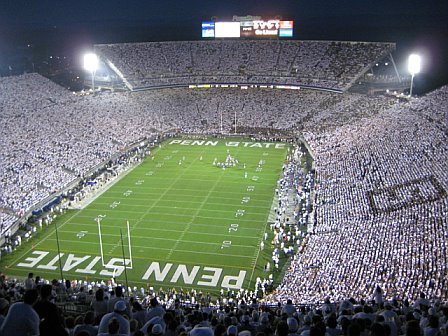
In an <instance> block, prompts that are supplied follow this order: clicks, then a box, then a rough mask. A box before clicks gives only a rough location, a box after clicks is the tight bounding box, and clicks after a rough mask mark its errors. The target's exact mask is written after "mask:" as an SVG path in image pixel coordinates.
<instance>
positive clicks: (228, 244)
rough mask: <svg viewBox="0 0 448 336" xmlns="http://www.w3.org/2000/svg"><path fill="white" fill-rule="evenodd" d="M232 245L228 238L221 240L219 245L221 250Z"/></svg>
mask: <svg viewBox="0 0 448 336" xmlns="http://www.w3.org/2000/svg"><path fill="white" fill-rule="evenodd" d="M231 245H232V242H231V241H230V240H224V241H223V242H222V245H221V250H222V249H223V248H228V247H230V246H231Z"/></svg>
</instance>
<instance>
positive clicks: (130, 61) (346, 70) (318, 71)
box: [95, 40, 395, 91]
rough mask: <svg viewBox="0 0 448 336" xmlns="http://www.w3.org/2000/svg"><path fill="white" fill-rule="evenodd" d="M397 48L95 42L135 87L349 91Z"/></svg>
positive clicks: (311, 43)
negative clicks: (280, 86) (233, 86)
mask: <svg viewBox="0 0 448 336" xmlns="http://www.w3.org/2000/svg"><path fill="white" fill-rule="evenodd" d="M394 50H395V44H394V43H368V42H340V41H336V42H335V41H281V40H276V41H244V40H216V41H189V42H151V43H125V44H108V45H96V46H95V51H96V52H97V53H98V54H99V55H101V56H102V58H104V59H105V60H106V61H105V63H106V64H108V65H109V66H110V67H111V69H114V70H115V72H116V73H117V74H118V75H119V76H120V77H121V78H122V80H123V82H124V83H125V84H126V86H127V87H128V89H130V90H140V89H145V88H146V89H147V88H161V87H167V86H168V87H173V86H179V85H184V86H185V85H189V84H215V83H228V84H231V83H233V84H275V83H276V84H287V85H299V86H305V87H315V88H320V89H331V90H336V91H345V90H347V89H348V88H349V87H350V86H351V85H352V84H353V83H354V82H355V81H356V79H357V78H359V77H360V76H362V75H363V74H364V73H365V72H366V71H367V70H368V69H369V68H371V67H372V66H373V65H374V64H375V62H377V61H378V60H381V59H383V58H385V57H388V56H390V54H391V52H393V51H394Z"/></svg>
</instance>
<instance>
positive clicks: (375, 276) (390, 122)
mask: <svg viewBox="0 0 448 336" xmlns="http://www.w3.org/2000/svg"><path fill="white" fill-rule="evenodd" d="M265 44H266V45H265ZM389 47H390V46H389V45H387V44H386V45H384V44H363V43H353V44H352V43H335V42H300V43H299V42H291V41H282V42H281V43H280V42H278V41H275V42H274V41H266V42H261V43H260V42H257V43H255V42H251V41H247V42H244V48H243V47H241V46H240V44H238V45H237V44H235V43H233V42H232V41H216V42H211V43H204V42H191V43H190V42H175V43H174V42H170V43H150V44H120V45H111V46H98V51H100V52H101V53H102V54H103V56H104V57H107V58H108V59H110V60H111V61H113V62H114V64H115V65H116V66H117V67H119V68H120V69H122V71H123V73H124V74H125V75H126V76H127V78H128V79H129V80H130V82H132V83H133V85H134V87H143V86H156V85H160V84H163V83H179V81H178V80H180V83H183V81H184V78H186V79H188V78H189V77H191V76H194V77H195V78H196V79H198V78H207V79H209V78H211V77H209V76H221V74H218V73H219V72H220V71H222V73H223V74H222V76H224V77H225V78H234V79H236V80H238V79H239V78H241V76H247V73H251V74H255V75H256V76H259V77H258V78H268V77H269V78H271V77H275V78H277V79H278V78H283V77H282V76H283V75H279V73H281V72H282V71H285V72H288V71H289V74H285V76H284V78H287V79H288V80H292V81H294V83H295V84H300V83H303V81H304V80H310V81H311V82H310V83H315V84H316V86H322V87H331V88H339V89H343V88H345V87H346V86H347V85H349V83H350V82H351V81H352V80H353V79H354V78H356V76H357V75H358V74H359V73H360V72H361V71H362V69H363V68H364V67H365V66H367V65H368V64H369V62H371V61H373V60H375V59H376V58H378V57H380V55H382V54H384V53H387V52H388V51H389V49H388V48H389ZM302 49H303V50H302ZM366 49H368V50H370V51H369V52H367V53H366V52H365V51H366ZM173 50H176V53H173V52H172V51H173ZM148 55H150V56H151V57H152V59H151V62H149V61H148ZM169 55H177V56H176V57H175V59H172V57H174V56H169ZM222 55H226V56H225V57H224V56H222ZM255 55H262V56H263V58H264V59H266V60H267V61H266V62H267V63H260V62H261V61H260V59H257V58H256V56H255ZM335 55H337V56H338V57H336V56H335ZM344 55H345V56H344ZM217 56H218V57H217ZM232 57H233V58H234V59H238V60H239V61H238V62H236V64H235V63H233V61H232V63H231V64H230V62H231V61H229V59H232ZM312 59H314V61H315V63H314V65H313V63H311V64H310V62H311V60H312ZM226 62H228V63H226ZM337 62H340V66H339V65H338V64H339V63H337ZM304 64H307V66H306V67H305V66H304ZM302 66H303V67H302ZM341 68H342V69H343V71H342V72H340V71H339V70H338V69H341ZM167 69H168V70H167ZM223 69H225V71H224V70H223ZM306 69H308V70H309V71H308V72H307V70H306ZM291 70H293V73H294V74H293V75H292V74H291ZM239 72H241V73H243V72H244V75H242V74H240V73H239ZM276 72H278V73H276ZM224 77H220V80H221V78H224ZM144 81H146V84H145V83H144ZM315 81H316V82H315ZM187 82H188V81H187ZM185 83H186V82H185ZM0 90H1V92H2V93H1V97H2V98H1V99H2V104H0V122H1V123H2V131H1V140H2V147H1V149H0V157H1V160H0V220H1V224H2V230H3V232H5V231H7V229H8V226H9V225H10V224H11V223H12V222H13V221H14V220H15V218H17V217H18V216H20V215H21V214H23V213H24V212H25V211H28V210H29V209H31V208H32V207H33V205H35V204H36V203H38V202H40V201H42V200H44V199H45V198H47V197H49V196H50V195H52V194H53V193H54V192H56V191H58V190H60V189H61V188H63V187H64V186H66V185H67V184H69V183H70V182H72V181H75V180H76V179H78V178H80V177H84V176H86V174H87V172H88V171H90V170H91V169H92V168H94V167H95V166H97V165H99V164H101V163H102V162H105V161H107V160H108V159H109V158H111V157H112V156H113V155H116V154H117V153H120V152H122V151H125V150H126V148H128V146H130V145H132V144H134V143H138V142H139V141H141V140H142V139H144V138H147V137H150V136H152V135H154V134H157V133H159V132H169V131H171V130H180V131H182V132H185V133H203V134H207V133H216V132H219V129H220V123H219V120H220V115H221V113H222V114H223V115H224V116H225V118H224V128H225V129H226V130H230V129H231V127H232V121H233V119H232V116H233V113H234V111H235V110H236V111H238V120H239V123H241V124H242V125H245V126H250V127H254V128H264V129H271V130H274V129H280V130H287V131H292V132H299V131H301V132H303V134H304V137H305V139H306V141H307V142H308V144H309V146H310V148H311V150H312V152H313V155H314V158H315V165H316V181H315V182H316V198H315V203H314V205H313V206H314V213H315V225H314V228H313V232H312V233H311V234H310V235H309V236H308V237H307V239H306V240H305V243H304V245H303V246H302V249H301V251H302V252H301V253H300V254H297V255H296V256H295V257H294V260H293V262H292V264H291V267H290V270H289V271H288V272H287V274H286V276H285V279H284V281H283V282H282V283H281V284H280V286H279V288H278V290H277V291H276V293H274V294H273V295H272V296H271V297H270V298H268V300H271V301H272V302H276V301H280V302H283V303H284V302H286V301H287V300H288V299H292V300H293V301H294V302H296V303H306V304H309V303H317V302H324V301H325V299H326V298H329V299H330V300H331V301H337V302H340V303H341V305H342V302H345V301H343V300H345V299H348V298H350V297H353V298H355V299H356V301H357V302H358V303H359V302H361V301H360V300H365V301H367V300H370V299H371V298H372V295H373V292H374V290H375V288H376V286H377V285H380V286H381V287H382V289H383V291H384V297H385V298H387V299H392V298H397V299H399V300H401V301H402V302H405V299H406V298H408V299H410V300H412V301H415V302H418V298H419V295H420V293H421V292H425V293H426V295H427V296H428V297H429V299H431V300H432V304H433V306H435V302H436V301H435V300H437V299H439V300H447V299H448V292H447V290H448V283H447V277H446V274H447V266H446V265H447V264H448V260H447V253H446V251H447V248H448V238H447V237H448V232H447V230H448V225H447V218H448V213H447V212H448V208H447V197H446V196H447V195H446V191H447V190H448V173H447V170H446V162H448V157H447V155H448V151H447V150H448V147H447V143H448V142H447V138H446V137H447V124H446V120H447V112H446V103H447V97H448V87H446V86H445V87H442V88H440V89H438V90H436V91H434V92H432V93H430V94H428V95H427V96H425V97H422V98H419V99H412V100H410V101H406V102H402V101H399V100H397V99H396V98H391V97H383V96H378V97H369V96H364V95H357V94H351V93H348V92H346V93H343V94H337V93H330V92H320V91H313V90H299V91H283V90H273V89H272V90H271V89H248V90H241V89H237V88H221V89H202V90H199V89H195V90H193V89H187V88H177V89H164V90H154V91H148V92H121V93H101V94H98V95H96V96H89V95H87V96H77V95H73V94H71V93H69V92H67V91H65V90H64V89H62V88H61V87H59V86H57V85H55V84H54V83H52V82H51V81H49V80H47V79H45V78H43V77H41V76H39V75H36V74H30V75H24V76H19V77H9V78H0ZM211 90H213V91H211ZM211 93H212V94H211ZM203 120H206V121H207V122H206V123H203V122H202V121H203ZM167 302H168V301H167ZM227 303H228V302H227ZM378 309H379V308H378ZM397 310H398V308H397ZM440 312H441V310H440V309H439V314H440V315H441V314H442V313H440ZM421 313H422V312H421V311H420V314H421ZM426 314H427V315H430V314H429V312H426ZM444 316H445V317H446V315H444ZM300 322H302V321H300ZM304 323H305V321H303V324H304ZM445 323H446V318H445Z"/></svg>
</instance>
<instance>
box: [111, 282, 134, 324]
mask: <svg viewBox="0 0 448 336" xmlns="http://www.w3.org/2000/svg"><path fill="white" fill-rule="evenodd" d="M118 301H123V302H124V303H125V304H126V315H127V316H128V317H129V318H131V317H132V310H131V305H130V304H129V302H128V301H127V300H126V299H125V298H124V296H123V287H121V286H117V287H116V288H115V296H114V297H111V299H110V300H109V303H108V304H107V310H108V312H109V313H110V312H112V311H113V310H114V307H115V303H117V302H118Z"/></svg>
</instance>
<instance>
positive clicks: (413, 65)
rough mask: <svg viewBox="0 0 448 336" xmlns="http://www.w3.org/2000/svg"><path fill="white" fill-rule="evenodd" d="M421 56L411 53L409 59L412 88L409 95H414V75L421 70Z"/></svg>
mask: <svg viewBox="0 0 448 336" xmlns="http://www.w3.org/2000/svg"><path fill="white" fill-rule="evenodd" d="M420 63H421V58H420V56H419V55H416V54H411V55H409V60H408V70H409V72H410V73H411V88H410V90H409V97H412V87H413V85H414V75H416V74H418V73H419V72H420Z"/></svg>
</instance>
